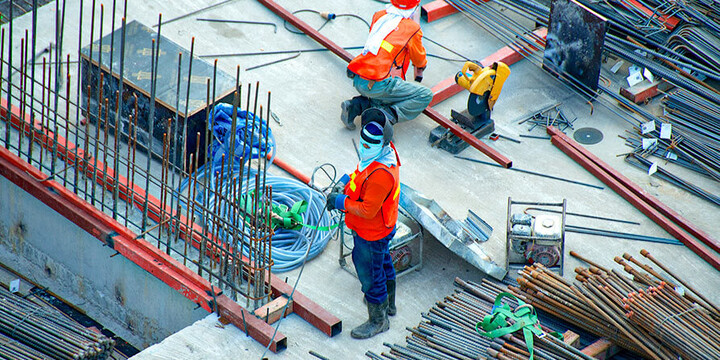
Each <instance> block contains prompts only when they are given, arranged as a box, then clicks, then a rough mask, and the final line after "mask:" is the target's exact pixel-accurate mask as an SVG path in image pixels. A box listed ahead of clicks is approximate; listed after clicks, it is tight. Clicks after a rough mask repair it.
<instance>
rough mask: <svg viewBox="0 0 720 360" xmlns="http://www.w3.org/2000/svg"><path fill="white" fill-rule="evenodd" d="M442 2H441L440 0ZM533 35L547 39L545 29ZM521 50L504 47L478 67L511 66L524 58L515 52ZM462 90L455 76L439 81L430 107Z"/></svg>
mask: <svg viewBox="0 0 720 360" xmlns="http://www.w3.org/2000/svg"><path fill="white" fill-rule="evenodd" d="M440 1H442V0H440ZM443 2H444V1H443ZM533 34H535V35H536V36H537V37H539V38H541V39H543V40H545V38H546V37H547V28H545V27H541V28H537V29H536V30H535V31H533ZM529 40H530V41H535V42H536V43H539V42H538V40H537V38H531V39H529ZM518 48H521V46H520V45H513V46H512V47H511V46H505V47H503V48H501V49H500V50H498V51H496V52H494V53H493V54H492V55H490V56H488V57H486V58H484V59H482V60H481V61H480V64H479V65H480V66H483V67H485V66H489V65H492V64H493V63H494V62H498V61H499V62H503V63H505V65H508V66H510V65H512V64H514V63H516V62H518V61H520V60H522V59H524V58H525V55H523V54H521V53H519V52H517V50H515V49H518ZM538 49H539V48H535V50H538ZM463 90H464V89H463V88H462V87H460V85H458V84H457V83H455V75H453V76H451V77H449V78H447V79H445V80H442V81H440V82H439V83H438V84H437V85H435V86H433V88H432V92H433V99H432V101H430V106H435V105H437V104H439V103H441V102H443V101H445V100H447V99H449V98H450V97H452V96H453V95H455V94H457V93H459V92H461V91H463Z"/></svg>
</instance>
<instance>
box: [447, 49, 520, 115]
mask: <svg viewBox="0 0 720 360" xmlns="http://www.w3.org/2000/svg"><path fill="white" fill-rule="evenodd" d="M508 76H510V68H509V67H508V66H507V65H505V64H504V63H501V62H496V63H493V64H492V65H490V66H486V67H484V68H483V67H480V65H478V64H475V63H473V62H470V61H468V62H466V63H465V65H463V68H462V70H461V71H460V72H458V73H457V74H456V75H455V82H456V83H457V84H458V85H460V86H462V87H463V88H465V89H467V90H468V91H470V97H469V98H468V113H470V115H471V116H473V117H475V118H477V117H481V119H477V120H480V121H486V120H489V119H490V112H491V111H492V109H493V107H494V106H495V102H496V101H497V99H498V97H499V96H500V91H502V87H503V84H504V83H505V80H506V79H507V77H508Z"/></svg>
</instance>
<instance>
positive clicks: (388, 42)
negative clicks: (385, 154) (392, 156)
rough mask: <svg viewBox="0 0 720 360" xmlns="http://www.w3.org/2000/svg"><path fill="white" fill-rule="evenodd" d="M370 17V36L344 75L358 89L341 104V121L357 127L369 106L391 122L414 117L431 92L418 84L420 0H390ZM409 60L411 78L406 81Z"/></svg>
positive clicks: (422, 56) (423, 64) (424, 60)
mask: <svg viewBox="0 0 720 360" xmlns="http://www.w3.org/2000/svg"><path fill="white" fill-rule="evenodd" d="M391 3H392V5H388V7H387V9H386V10H381V11H378V12H376V13H375V14H374V15H373V19H372V26H371V28H370V34H369V35H368V38H367V41H366V42H365V47H364V48H363V50H362V53H360V55H358V56H356V57H355V58H354V59H353V60H352V61H351V62H350V64H349V65H348V67H347V71H348V76H349V77H350V78H352V79H353V86H354V87H355V89H356V90H357V91H358V92H359V93H360V96H356V97H354V98H352V99H350V100H346V101H344V102H343V103H342V104H341V108H342V113H341V115H340V119H341V120H342V122H343V124H345V127H347V128H348V129H350V130H354V129H355V118H356V117H357V116H360V115H361V114H362V113H363V112H364V111H365V110H367V109H368V108H371V107H372V108H377V109H380V111H381V112H382V114H383V115H385V117H386V119H387V120H389V121H390V122H391V123H392V124H395V123H398V122H403V121H408V120H412V119H414V118H416V117H417V116H418V115H420V113H421V112H422V111H423V110H425V108H426V107H427V106H428V105H429V104H430V101H431V100H432V97H433V93H432V90H430V89H429V88H427V87H425V86H423V85H420V84H419V82H420V81H422V78H423V71H424V70H425V67H426V66H427V57H426V54H425V47H424V46H423V44H422V37H423V35H422V30H420V24H418V23H417V21H415V20H413V18H415V17H419V12H420V8H419V7H418V4H419V3H420V0H392V1H391ZM410 62H412V64H413V67H414V75H415V78H414V79H415V82H412V81H405V73H406V72H407V70H408V67H409V65H410Z"/></svg>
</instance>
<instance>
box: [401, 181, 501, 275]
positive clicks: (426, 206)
mask: <svg viewBox="0 0 720 360" xmlns="http://www.w3.org/2000/svg"><path fill="white" fill-rule="evenodd" d="M400 206H401V207H403V208H404V209H405V210H406V211H407V212H408V213H410V215H411V216H412V217H413V218H414V219H415V221H417V222H418V223H420V225H422V227H423V229H425V230H426V231H428V232H429V233H430V234H432V235H433V236H434V237H435V238H436V239H438V241H440V243H442V244H443V245H445V247H446V248H448V249H449V250H450V251H452V252H454V253H455V254H457V255H458V256H460V257H461V258H463V259H464V260H465V261H467V262H468V263H470V264H472V265H473V266H475V267H476V268H478V269H479V270H480V271H482V272H484V273H486V274H488V275H490V276H492V277H494V278H496V279H498V280H502V279H503V278H504V277H505V274H507V270H505V269H503V268H502V267H501V266H499V265H498V264H496V263H495V262H494V261H493V260H492V259H491V258H490V256H488V255H487V254H486V253H485V252H484V251H483V250H482V247H481V241H480V240H479V239H478V238H476V237H474V236H472V235H471V234H470V233H468V232H467V231H466V230H465V229H464V227H463V225H462V224H461V223H460V222H458V221H456V220H454V219H453V218H451V217H450V215H448V213H447V212H445V210H443V208H442V207H440V205H439V204H438V203H437V202H436V201H435V200H433V199H429V198H427V197H425V196H424V195H423V194H421V193H419V192H417V191H416V190H414V189H413V188H411V187H409V186H407V185H405V184H401V191H400Z"/></svg>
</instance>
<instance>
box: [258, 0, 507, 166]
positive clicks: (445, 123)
mask: <svg viewBox="0 0 720 360" xmlns="http://www.w3.org/2000/svg"><path fill="white" fill-rule="evenodd" d="M258 2H260V3H261V4H263V5H264V6H265V7H266V8H268V9H269V10H270V11H272V12H274V13H275V14H277V15H278V16H280V17H281V18H283V19H284V20H285V21H287V22H288V23H290V24H291V25H293V26H295V27H296V28H298V29H299V30H301V31H302V32H303V33H305V34H306V35H308V36H310V37H311V38H313V39H314V40H315V41H317V42H318V43H319V44H320V45H322V46H324V47H326V48H327V49H329V50H330V51H332V52H333V53H335V55H337V56H339V57H340V58H341V59H343V60H345V61H346V62H350V60H352V59H353V57H352V55H350V53H349V52H347V51H346V50H345V49H343V48H342V47H341V46H338V45H337V44H336V43H334V42H332V41H331V40H330V39H328V38H327V37H325V36H324V35H322V34H320V33H319V32H318V31H317V30H315V29H314V28H312V27H311V26H310V25H308V24H307V23H305V22H304V21H302V20H300V19H299V18H298V17H296V16H295V15H293V14H292V13H291V12H290V11H288V10H286V9H285V8H283V7H282V6H280V5H279V4H278V3H276V2H274V1H272V0H258ZM423 113H424V114H425V115H427V116H428V117H429V118H431V119H432V120H434V121H435V122H437V123H438V124H440V125H441V126H442V127H444V128H446V129H449V130H450V131H452V133H453V134H455V135H457V136H458V137H459V138H461V139H463V140H464V141H465V142H467V143H468V144H470V145H471V146H472V147H474V148H476V149H478V150H480V152H482V153H483V154H485V155H487V156H488V157H490V158H491V159H493V160H495V161H496V162H497V163H499V164H500V165H502V166H504V167H506V168H509V167H512V161H511V160H510V159H508V158H507V157H505V156H504V155H502V154H500V153H499V152H497V151H495V149H493V148H491V147H489V146H488V145H486V144H485V143H483V142H482V141H480V139H478V138H476V137H475V136H473V135H472V134H470V133H469V132H467V131H465V130H464V129H463V128H461V127H460V126H458V125H457V124H455V123H454V122H452V121H450V120H448V119H447V118H445V117H444V116H442V115H440V113H438V112H437V111H435V110H433V108H431V107H427V108H426V109H425V110H424V111H423Z"/></svg>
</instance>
